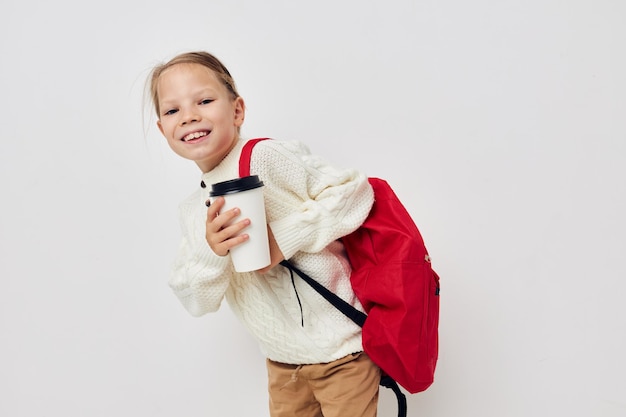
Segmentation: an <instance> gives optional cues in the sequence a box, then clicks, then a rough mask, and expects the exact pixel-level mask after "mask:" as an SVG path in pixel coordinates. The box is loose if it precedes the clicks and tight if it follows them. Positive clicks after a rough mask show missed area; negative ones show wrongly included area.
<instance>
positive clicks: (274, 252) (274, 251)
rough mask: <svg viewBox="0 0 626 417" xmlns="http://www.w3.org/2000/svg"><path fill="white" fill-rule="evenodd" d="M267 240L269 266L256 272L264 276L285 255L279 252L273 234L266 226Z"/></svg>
mask: <svg viewBox="0 0 626 417" xmlns="http://www.w3.org/2000/svg"><path fill="white" fill-rule="evenodd" d="M267 239H268V241H269V244H270V264H269V265H268V266H266V267H265V268H263V269H259V271H258V272H260V273H262V274H264V273H266V272H267V271H269V270H270V269H272V268H273V267H275V266H276V265H278V264H279V263H280V262H281V261H282V260H283V259H285V255H283V253H282V252H281V250H280V248H279V247H278V243H276V239H275V238H274V234H273V233H272V229H270V227H269V226H267Z"/></svg>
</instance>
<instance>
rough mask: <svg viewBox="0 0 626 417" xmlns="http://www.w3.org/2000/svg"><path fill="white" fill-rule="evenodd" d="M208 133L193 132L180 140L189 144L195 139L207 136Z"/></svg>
mask: <svg viewBox="0 0 626 417" xmlns="http://www.w3.org/2000/svg"><path fill="white" fill-rule="evenodd" d="M209 133H210V132H208V131H204V132H193V133H190V134H188V135H185V136H183V138H182V139H181V140H182V141H183V142H189V141H192V140H195V139H200V138H201V137H204V136H207V135H208V134H209Z"/></svg>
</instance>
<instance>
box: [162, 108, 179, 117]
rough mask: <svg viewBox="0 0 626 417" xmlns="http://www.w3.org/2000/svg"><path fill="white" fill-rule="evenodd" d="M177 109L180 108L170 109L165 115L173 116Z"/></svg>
mask: <svg viewBox="0 0 626 417" xmlns="http://www.w3.org/2000/svg"><path fill="white" fill-rule="evenodd" d="M177 111H178V109H171V110H168V111H166V112H164V113H163V116H171V115H172V114H174V113H176V112H177Z"/></svg>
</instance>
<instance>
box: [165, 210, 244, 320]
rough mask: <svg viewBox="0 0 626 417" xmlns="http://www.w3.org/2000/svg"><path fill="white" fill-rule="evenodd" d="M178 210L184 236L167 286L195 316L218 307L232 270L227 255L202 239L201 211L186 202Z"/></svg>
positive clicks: (202, 222)
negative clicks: (220, 253) (223, 255)
mask: <svg viewBox="0 0 626 417" xmlns="http://www.w3.org/2000/svg"><path fill="white" fill-rule="evenodd" d="M196 200H197V199H193V201H194V202H195V201H196ZM179 210H180V220H181V231H182V235H183V236H182V238H181V241H180V245H179V248H178V254H177V256H176V258H175V260H174V263H173V265H172V270H171V275H170V280H169V286H170V288H171V289H172V290H173V291H174V294H176V296H177V297H178V299H179V300H180V302H181V303H182V304H183V306H184V307H185V309H187V311H188V312H189V313H190V314H191V315H192V316H196V317H198V316H201V315H203V314H206V313H209V312H214V311H217V310H218V309H219V307H220V304H221V302H222V300H223V298H224V294H225V292H226V290H227V289H228V285H229V283H230V275H231V274H232V271H231V269H230V268H228V265H229V264H230V263H229V260H228V257H220V256H218V255H216V254H215V253H213V251H212V250H211V248H210V247H209V245H208V244H207V243H206V240H205V239H204V220H203V219H202V217H201V215H202V213H203V211H202V210H201V209H198V208H197V207H193V206H192V205H191V204H189V203H187V204H185V203H183V204H181V206H180V208H179ZM199 226H201V227H199Z"/></svg>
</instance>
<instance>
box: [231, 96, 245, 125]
mask: <svg viewBox="0 0 626 417" xmlns="http://www.w3.org/2000/svg"><path fill="white" fill-rule="evenodd" d="M233 106H234V112H235V126H237V127H241V125H242V124H243V120H244V119H245V117H246V104H245V103H244V101H243V98H241V97H237V98H236V99H235V101H234V102H233Z"/></svg>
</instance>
